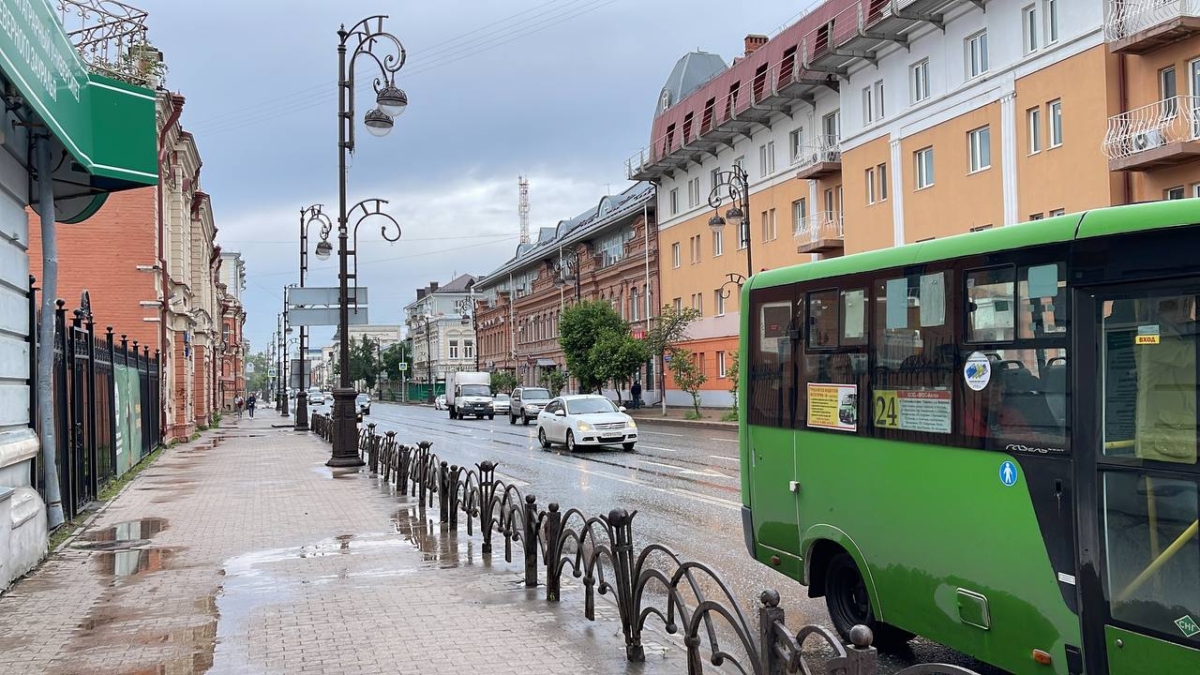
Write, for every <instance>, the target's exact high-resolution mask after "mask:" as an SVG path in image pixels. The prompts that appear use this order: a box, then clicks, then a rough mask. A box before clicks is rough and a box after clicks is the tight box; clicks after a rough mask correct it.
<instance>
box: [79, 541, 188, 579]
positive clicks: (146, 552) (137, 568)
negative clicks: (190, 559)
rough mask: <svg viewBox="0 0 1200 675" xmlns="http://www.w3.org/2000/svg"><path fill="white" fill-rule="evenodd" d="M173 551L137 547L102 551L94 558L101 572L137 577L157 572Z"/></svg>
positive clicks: (110, 574) (164, 564)
mask: <svg viewBox="0 0 1200 675" xmlns="http://www.w3.org/2000/svg"><path fill="white" fill-rule="evenodd" d="M172 555H173V552H172V551H171V549H167V548H139V549H130V550H126V551H102V552H100V553H97V554H96V555H95V556H94V558H95V560H96V566H97V567H98V568H99V570H100V573H101V574H106V575H109V576H114V577H137V576H141V575H143V574H149V573H151V572H158V571H160V570H162V569H164V568H165V567H166V566H167V563H168V562H169V561H170V559H171V556H172Z"/></svg>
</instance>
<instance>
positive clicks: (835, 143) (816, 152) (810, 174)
mask: <svg viewBox="0 0 1200 675" xmlns="http://www.w3.org/2000/svg"><path fill="white" fill-rule="evenodd" d="M796 160H797V161H796V178H800V179H809V178H812V179H816V178H824V177H826V176H831V175H833V174H835V173H841V172H842V150H841V139H839V138H838V137H837V136H818V137H816V138H815V139H813V140H811V141H809V142H808V143H805V144H804V145H802V146H800V152H799V154H798V155H797V158H796Z"/></svg>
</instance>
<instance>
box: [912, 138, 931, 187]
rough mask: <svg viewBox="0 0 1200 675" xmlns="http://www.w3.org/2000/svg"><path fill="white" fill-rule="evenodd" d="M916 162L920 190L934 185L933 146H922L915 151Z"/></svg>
mask: <svg viewBox="0 0 1200 675" xmlns="http://www.w3.org/2000/svg"><path fill="white" fill-rule="evenodd" d="M913 158H914V161H915V164H916V181H917V188H916V189H918V190H924V189H925V188H927V187H930V186H932V185H933V148H922V149H920V150H918V151H916V152H914V153H913Z"/></svg>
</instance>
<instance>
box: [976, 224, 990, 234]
mask: <svg viewBox="0 0 1200 675" xmlns="http://www.w3.org/2000/svg"><path fill="white" fill-rule="evenodd" d="M990 229H992V224H991V223H988V224H987V225H976V226H975V227H972V228H971V231H972V232H984V231H986V230H990Z"/></svg>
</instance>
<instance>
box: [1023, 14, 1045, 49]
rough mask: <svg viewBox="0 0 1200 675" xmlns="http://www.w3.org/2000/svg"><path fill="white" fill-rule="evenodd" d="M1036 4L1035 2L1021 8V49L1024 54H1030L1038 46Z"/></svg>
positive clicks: (1039, 35) (1038, 34) (1038, 33)
mask: <svg viewBox="0 0 1200 675" xmlns="http://www.w3.org/2000/svg"><path fill="white" fill-rule="evenodd" d="M1039 25H1040V24H1039V22H1038V6H1037V5H1036V4H1033V5H1028V6H1026V7H1022V8H1021V35H1022V39H1021V49H1022V51H1023V52H1024V53H1025V54H1032V53H1034V52H1036V51H1037V50H1038V49H1039V48H1040V47H1039V43H1038V40H1039V39H1040V38H1041V34H1040V31H1039V30H1038V26H1039Z"/></svg>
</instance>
